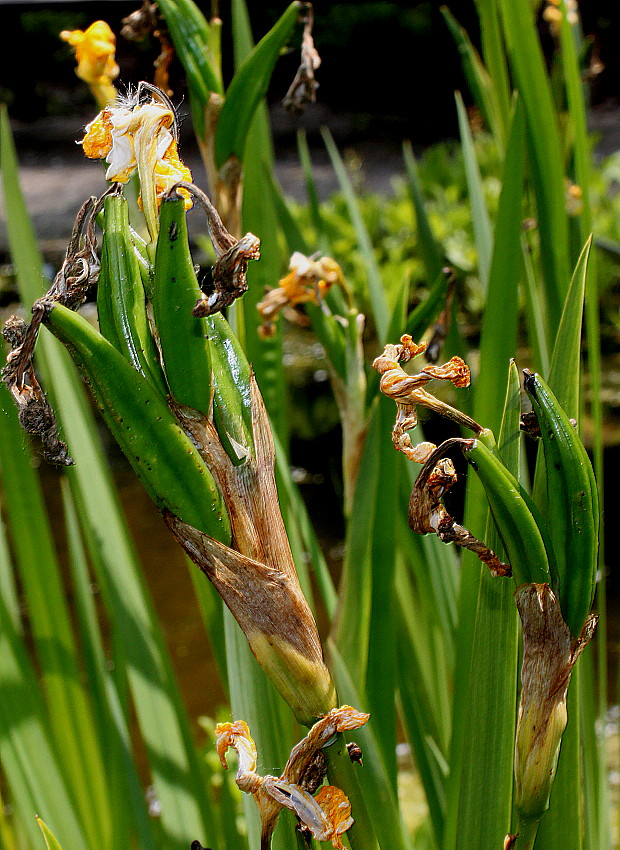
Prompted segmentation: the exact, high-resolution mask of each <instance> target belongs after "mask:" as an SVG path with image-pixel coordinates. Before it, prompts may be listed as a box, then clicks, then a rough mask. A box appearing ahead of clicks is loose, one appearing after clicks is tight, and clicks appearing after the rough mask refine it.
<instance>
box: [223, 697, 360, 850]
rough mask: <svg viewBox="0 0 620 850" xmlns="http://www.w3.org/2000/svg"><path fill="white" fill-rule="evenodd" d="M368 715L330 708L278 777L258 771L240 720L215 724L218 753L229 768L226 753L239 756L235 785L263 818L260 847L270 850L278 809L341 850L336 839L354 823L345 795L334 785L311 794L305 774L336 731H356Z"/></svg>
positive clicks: (252, 746)
mask: <svg viewBox="0 0 620 850" xmlns="http://www.w3.org/2000/svg"><path fill="white" fill-rule="evenodd" d="M369 718H370V715H369V714H365V713H364V712H361V711H357V710H356V709H354V708H352V707H351V706H349V705H343V706H340V707H339V708H334V709H332V711H330V712H329V713H328V714H326V715H325V717H322V718H321V719H320V720H318V721H317V722H316V723H315V724H314V726H313V727H312V729H311V730H310V732H309V733H308V734H307V735H306V737H305V738H303V739H302V740H301V741H300V742H299V743H298V744H297V745H296V746H295V747H294V748H293V750H292V751H291V755H290V757H289V760H288V762H287V763H286V767H285V768H284V770H283V771H282V774H281V775H280V776H279V777H276V776H270V775H267V776H259V774H257V773H256V745H255V744H254V741H253V739H252V737H251V735H250V730H249V729H248V726H247V724H246V723H245V722H244V721H242V720H241V721H235V722H233V723H219V724H218V725H217V726H216V728H215V732H216V735H217V751H218V755H219V756H220V759H221V761H222V764H223V765H224V767H227V766H228V765H227V763H226V750H227V749H228V748H229V747H231V748H232V749H234V750H236V751H237V754H238V756H239V768H238V770H237V775H236V780H235V781H236V782H237V785H238V786H239V788H240V789H241V790H242V791H244V792H245V793H249V794H252V795H253V796H254V800H255V801H256V804H257V806H258V809H259V811H260V814H261V825H262V827H261V828H262V832H261V840H262V844H261V846H265V847H267V846H269V839H270V837H271V834H272V832H273V830H274V829H275V826H276V822H277V818H278V815H279V813H280V811H281V810H282V808H287V809H290V810H291V811H293V812H294V813H295V814H296V815H297V817H298V818H299V820H300V821H301V823H302V824H303V826H304V827H305V828H306V829H307V830H308V831H309V832H310V833H311V835H312V836H313V837H314V838H316V839H317V841H331V842H332V845H333V846H334V847H336V848H339V850H344V845H343V844H342V841H341V839H340V836H341V835H342V834H343V833H344V832H346V830H347V829H349V828H350V827H351V826H352V825H353V818H352V817H351V804H350V802H349V799H348V798H347V796H346V794H345V793H344V792H343V791H341V790H340V789H339V788H336V787H335V786H333V785H325V786H323V787H321V788H320V789H319V791H318V793H317V794H316V795H315V796H312V795H311V794H310V793H308V791H307V790H305V788H304V787H303V785H304V775H305V774H306V772H307V771H308V770H309V769H312V768H313V766H314V763H315V760H316V755H317V753H319V752H320V751H321V749H322V748H323V747H325V746H327V745H328V744H329V742H330V741H331V739H332V738H334V736H335V735H336V734H338V733H339V732H344V731H347V730H352V729H358V728H360V727H361V726H363V725H364V724H365V723H367V722H368V720H369Z"/></svg>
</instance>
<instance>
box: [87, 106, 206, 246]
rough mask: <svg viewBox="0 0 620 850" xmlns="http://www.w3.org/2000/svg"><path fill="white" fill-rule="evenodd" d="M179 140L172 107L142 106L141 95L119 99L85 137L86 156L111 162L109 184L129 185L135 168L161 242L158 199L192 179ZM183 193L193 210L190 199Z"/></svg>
mask: <svg viewBox="0 0 620 850" xmlns="http://www.w3.org/2000/svg"><path fill="white" fill-rule="evenodd" d="M162 97H163V96H162ZM175 136H176V133H175V115H174V111H173V110H172V108H171V107H169V106H168V105H167V104H166V102H164V101H160V100H157V99H155V98H154V97H153V98H152V99H151V100H150V101H148V102H141V101H140V96H139V94H138V95H137V96H135V97H132V98H129V99H120V98H119V99H117V101H116V102H115V103H114V104H110V105H109V106H107V107H106V108H105V109H103V110H102V111H101V112H100V113H99V115H98V116H97V117H96V118H95V119H94V121H91V123H90V124H89V125H88V126H87V127H86V135H85V136H84V138H83V139H82V147H83V149H84V153H85V154H86V156H88V157H90V158H91V159H105V161H106V162H107V163H108V169H107V171H106V179H107V180H110V181H113V182H117V183H126V182H127V181H128V180H129V178H130V177H131V175H132V174H133V173H134V172H135V171H136V170H137V172H138V177H139V178H140V192H141V195H140V199H141V204H142V209H143V211H144V217H145V219H146V223H147V227H148V229H149V233H150V235H151V238H152V239H153V240H155V239H156V238H157V232H158V219H157V211H158V207H159V202H160V199H161V198H162V196H163V195H164V194H165V193H166V192H167V191H168V190H169V189H171V188H172V187H173V186H174V185H175V184H176V183H178V182H179V181H181V180H183V181H186V182H188V183H191V180H192V175H191V172H190V170H189V168H187V167H186V166H185V165H184V164H183V163H182V162H181V160H180V159H179V153H178V150H177V142H176V137H175ZM180 191H181V194H183V195H184V196H186V207H187V208H188V209H189V208H190V207H191V205H192V202H191V200H190V198H189V195H188V194H187V193H186V192H185V191H184V190H180Z"/></svg>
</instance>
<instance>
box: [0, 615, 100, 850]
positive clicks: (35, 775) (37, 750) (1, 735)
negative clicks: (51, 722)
mask: <svg viewBox="0 0 620 850" xmlns="http://www.w3.org/2000/svg"><path fill="white" fill-rule="evenodd" d="M0 688H1V690H2V699H1V700H0V761H1V762H2V766H3V771H4V774H5V776H6V777H7V782H8V784H9V786H10V788H11V797H12V801H13V803H14V805H15V808H16V811H17V812H18V813H19V818H20V821H21V825H22V827H23V829H24V831H25V833H26V835H27V836H28V839H29V841H30V842H31V843H32V846H33V847H35V848H36V847H39V848H41V847H43V838H42V836H41V833H40V832H39V829H38V827H37V825H36V822H35V819H34V816H35V814H37V812H38V813H40V814H41V815H42V816H43V817H44V818H45V820H46V821H47V822H48V823H49V824H51V825H52V828H53V829H54V832H55V833H56V835H58V836H60V839H61V840H62V842H63V844H64V845H65V846H66V847H89V846H92V845H90V844H89V842H88V839H87V837H86V833H85V832H84V830H83V828H82V826H81V824H80V822H79V820H78V817H77V813H76V808H75V803H74V800H73V796H72V795H71V794H70V792H69V789H68V788H67V783H66V779H65V775H64V773H63V772H62V770H61V768H60V766H59V764H58V760H57V757H56V749H55V747H54V746H53V745H52V742H51V738H50V732H49V727H48V725H47V723H46V709H45V707H44V704H43V700H42V699H41V695H40V691H39V687H38V683H37V677H36V674H35V672H34V670H33V669H32V665H31V664H30V661H29V659H28V657H27V655H26V649H25V646H24V642H23V640H22V638H21V637H20V636H19V635H18V634H17V633H16V632H15V629H14V628H13V625H12V623H11V618H10V617H9V615H8V613H7V610H6V607H5V605H4V602H3V601H2V599H0ZM95 846H99V845H95Z"/></svg>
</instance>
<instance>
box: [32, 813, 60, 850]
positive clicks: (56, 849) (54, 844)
mask: <svg viewBox="0 0 620 850" xmlns="http://www.w3.org/2000/svg"><path fill="white" fill-rule="evenodd" d="M37 823H38V824H39V827H40V828H41V832H42V833H43V838H44V839H45V844H46V846H47V850H62V847H61V846H60V843H59V842H58V841H57V840H56V837H55V836H54V833H53V832H52V830H51V829H50V828H49V826H47V824H46V823H45V821H42V820H41V818H39V817H38V818H37Z"/></svg>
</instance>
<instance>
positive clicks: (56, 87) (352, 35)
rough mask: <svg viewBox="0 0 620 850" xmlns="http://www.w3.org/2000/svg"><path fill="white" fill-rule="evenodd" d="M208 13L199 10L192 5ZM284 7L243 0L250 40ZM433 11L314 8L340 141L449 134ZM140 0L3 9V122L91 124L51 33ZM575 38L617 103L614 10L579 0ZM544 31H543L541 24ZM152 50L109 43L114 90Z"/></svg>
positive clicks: (447, 69) (449, 64)
mask: <svg viewBox="0 0 620 850" xmlns="http://www.w3.org/2000/svg"><path fill="white" fill-rule="evenodd" d="M199 5H200V6H201V8H202V9H203V11H205V13H206V14H207V15H209V14H210V9H211V6H210V3H200V4H199ZM285 5H286V3H285V0H283V2H279V3H276V2H268V3H262V2H251V0H250V3H249V7H250V15H251V19H252V25H253V30H254V34H255V37H257V38H259V37H260V36H262V35H263V34H264V33H265V32H266V31H267V30H268V29H269V27H270V26H271V25H272V24H273V22H274V21H275V20H276V18H277V17H278V15H279V14H280V13H281V12H282V10H283V9H284V8H285ZM441 5H442V4H441V3H440V2H415V0H399V2H385V1H383V2H359V3H355V2H333V1H332V0H318V2H316V3H315V41H316V44H317V47H318V49H319V52H320V54H321V56H322V58H323V65H322V67H321V69H320V70H319V72H318V74H317V78H318V79H319V81H320V89H319V93H318V98H319V102H320V104H321V105H322V107H323V108H324V109H326V110H328V112H329V113H330V114H333V115H336V116H337V115H343V114H344V115H346V116H347V119H348V120H347V122H346V123H344V124H343V123H341V126H346V130H347V132H348V133H349V134H352V135H354V136H359V137H364V136H365V137H368V136H369V135H372V136H373V138H375V139H377V140H378V141H381V140H387V139H392V138H394V139H395V138H398V139H402V138H403V137H408V138H412V139H413V140H414V141H415V142H416V143H417V144H423V145H424V144H430V143H432V142H434V141H437V140H439V139H442V138H446V137H450V136H452V135H454V134H455V110H454V100H453V92H454V89H455V88H459V89H461V90H465V89H466V86H465V83H464V80H463V77H462V73H461V67H460V62H459V57H458V54H457V51H456V49H455V46H454V43H453V41H452V38H451V36H450V34H449V33H448V31H447V28H446V26H445V24H444V21H443V18H442V15H441V12H440V7H441ZM138 6H139V0H133V2H126V0H108V2H79V3H76V2H72V3H69V2H53V3H32V2H14V3H2V2H1V0H0V24H1V25H2V32H3V34H4V36H5V41H4V49H3V50H2V51H0V100H3V101H5V102H7V103H8V105H9V110H10V113H11V116H12V117H13V118H14V119H17V120H18V121H20V122H33V121H36V120H37V119H40V118H42V117H43V116H57V117H62V116H72V117H74V118H75V117H76V115H78V114H84V116H90V115H91V113H92V99H91V95H90V92H89V91H88V88H87V87H86V85H85V84H83V83H82V82H81V81H79V80H77V79H76V77H75V74H74V61H73V58H72V51H71V48H70V47H69V46H68V45H66V44H65V43H64V42H62V41H60V39H59V38H58V33H59V32H60V30H62V29H77V28H80V29H84V28H85V27H86V26H88V25H89V24H90V23H92V21H94V20H96V19H98V18H103V19H104V20H106V21H107V22H108V23H109V24H110V26H111V27H112V29H113V30H114V32H115V33H117V35H118V33H119V32H120V23H121V19H122V18H123V17H124V16H125V15H127V14H129V13H130V12H131V11H133V10H134V9H136V8H137V7H138ZM449 7H450V9H451V11H452V13H453V14H454V15H455V16H456V18H457V19H458V20H459V21H460V23H461V24H462V25H463V26H464V27H465V28H466V30H467V31H468V32H469V34H470V37H471V38H472V40H473V41H474V43H477V42H478V40H479V34H478V30H477V18H476V13H475V5H474V3H473V0H454V2H452V3H450V4H449ZM581 13H582V18H583V26H584V32H585V34H586V35H588V36H590V37H591V41H592V45H593V50H594V51H595V54H596V55H597V57H598V58H599V59H600V61H601V62H602V65H603V70H602V72H601V73H600V74H599V75H598V76H597V78H596V79H595V81H594V83H593V85H592V89H591V96H592V101H593V102H594V103H601V102H604V101H607V100H609V99H616V98H617V96H618V94H619V93H620V51H618V49H617V46H618V43H619V42H620V3H618V2H617V0H588V2H583V3H582V4H581ZM220 16H221V17H222V19H223V20H224V34H225V37H224V55H225V57H227V63H228V64H227V65H226V69H225V70H226V71H227V72H228V75H230V73H231V71H232V68H231V67H230V56H231V53H232V51H231V49H230V27H229V24H228V22H229V21H230V14H229V4H228V3H227V2H221V3H220ZM541 28H542V30H543V31H544V30H545V29H546V28H545V25H544V24H541ZM156 55H157V50H156V45H155V43H154V42H151V43H150V44H143V45H140V46H138V47H136V45H135V44H130V43H128V42H126V41H125V40H124V39H122V38H118V43H117V59H118V62H119V64H120V66H121V76H120V78H119V79H120V81H122V82H124V83H129V82H132V83H135V82H137V81H138V80H140V79H152V67H151V64H152V61H153V59H154V58H155V56H156ZM297 62H298V54H297V51H294V52H291V54H290V55H288V56H284V57H282V59H281V60H280V62H279V63H278V66H277V69H276V73H275V76H274V79H273V81H272V86H271V89H270V100H271V101H272V102H274V103H275V102H277V101H278V100H279V99H281V98H282V96H283V95H284V93H285V92H286V89H287V88H288V85H289V83H290V81H291V80H292V77H293V76H294V73H295V70H296V66H297ZM171 83H172V86H173V88H174V90H175V100H176V101H179V100H180V101H181V102H182V101H183V99H184V98H185V91H184V83H183V75H182V71H181V69H180V67H179V65H178V63H176V62H175V63H174V64H173V66H172V68H171Z"/></svg>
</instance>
